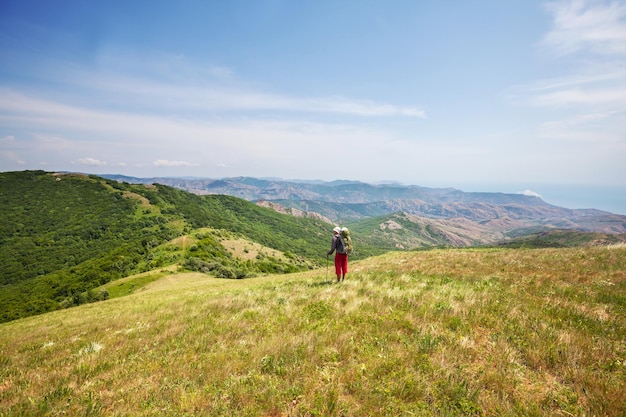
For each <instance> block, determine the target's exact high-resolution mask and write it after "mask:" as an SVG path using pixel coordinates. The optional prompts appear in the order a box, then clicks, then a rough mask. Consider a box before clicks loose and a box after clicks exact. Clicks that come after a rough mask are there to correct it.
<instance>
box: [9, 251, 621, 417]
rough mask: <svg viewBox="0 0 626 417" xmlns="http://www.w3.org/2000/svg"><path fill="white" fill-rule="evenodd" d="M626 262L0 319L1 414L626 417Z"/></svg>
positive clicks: (460, 268)
mask: <svg viewBox="0 0 626 417" xmlns="http://www.w3.org/2000/svg"><path fill="white" fill-rule="evenodd" d="M625 262H626V247H625V246H623V245H622V246H614V247H604V248H576V249H571V248H567V249H516V250H513V249H454V250H453V249H450V250H432V251H421V252H394V253H389V254H386V255H383V256H379V257H376V258H370V259H367V260H362V261H359V262H354V263H352V271H351V272H350V274H349V275H348V277H347V279H346V281H345V282H344V283H343V284H333V285H331V284H328V283H327V278H326V270H325V269H320V270H315V271H309V272H301V273H296V274H290V275H272V276H265V277H259V278H255V279H250V280H220V279H215V278H210V277H208V276H207V275H204V274H197V273H193V274H190V273H187V274H167V275H164V276H163V277H161V278H160V279H158V280H156V281H154V282H152V283H150V284H148V285H147V286H145V287H144V288H143V290H142V291H139V292H136V293H134V294H133V295H130V296H127V297H120V298H115V299H110V300H108V301H104V302H101V303H96V304H89V305H84V306H80V307H77V308H75V309H70V310H62V311H55V312H52V313H48V314H45V315H42V316H38V317H30V318H26V319H21V320H18V321H14V322H11V323H4V324H0V360H1V363H0V415H61V414H69V415H86V416H89V415H111V416H113V415H189V416H191V415H193V416H198V415H206V416H218V415H221V416H265V415H275V416H317V415H319V416H321V415H324V416H326V415H330V416H339V415H345V416H373V415H385V416H387V415H422V416H445V415H449V416H452V415H467V416H501V415H506V416H545V415H560V416H572V415H574V416H584V415H586V416H592V415H597V416H600V415H602V416H623V415H625V414H626V386H625V385H626V367H625V366H624V364H625V363H626V345H625V344H624V340H626V264H625ZM330 277H332V271H331V273H330Z"/></svg>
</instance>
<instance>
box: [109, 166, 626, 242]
mask: <svg viewBox="0 0 626 417" xmlns="http://www.w3.org/2000/svg"><path fill="white" fill-rule="evenodd" d="M104 177H106V178H110V179H115V180H117V181H122V182H129V183H143V184H152V183H160V184H165V185H169V186H172V187H175V188H179V189H183V190H186V191H188V192H191V193H195V194H224V195H230V196H235V197H239V198H242V199H245V200H248V201H251V202H256V203H257V204H259V205H264V206H268V207H271V208H274V209H275V210H277V211H280V212H283V213H291V214H293V215H298V216H308V217H318V218H320V219H325V220H326V221H329V222H334V223H338V224H349V225H350V226H351V227H353V228H354V229H355V230H360V231H362V232H363V233H368V234H369V235H378V237H379V238H380V239H382V240H383V241H388V243H393V244H392V245H391V246H392V247H396V248H404V249H410V248H416V247H422V246H429V245H432V244H448V245H453V246H471V245H476V244H495V243H498V242H502V241H506V240H507V239H510V238H514V237H519V236H525V235H528V234H531V233H540V232H542V231H546V230H555V229H559V230H561V229H565V230H573V231H578V232H590V233H604V234H616V235H619V234H624V233H626V216H623V215H618V214H614V213H610V212H606V211H602V210H597V209H568V208H563V207H558V206H555V205H551V204H548V203H546V202H545V201H543V200H542V199H541V198H540V197H538V196H533V195H525V194H511V193H487V192H464V191H461V190H458V189H455V188H428V187H420V186H416V185H399V184H367V183H363V182H358V181H341V180H338V181H332V182H324V181H295V180H282V179H259V178H250V177H233V178H222V179H209V178H191V179H185V178H136V177H126V176H121V175H105V176H104ZM373 223H374V224H373ZM372 226H374V227H372ZM410 231H413V233H411V232H410ZM382 235H385V236H382ZM393 235H395V236H393ZM403 235H404V237H403ZM407 235H411V236H407Z"/></svg>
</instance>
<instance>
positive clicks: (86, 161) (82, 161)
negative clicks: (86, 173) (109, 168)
mask: <svg viewBox="0 0 626 417" xmlns="http://www.w3.org/2000/svg"><path fill="white" fill-rule="evenodd" d="M76 163H77V164H80V165H87V166H96V167H102V166H106V165H107V163H106V162H104V161H100V160H98V159H96V158H80V159H78V160H77V161H76Z"/></svg>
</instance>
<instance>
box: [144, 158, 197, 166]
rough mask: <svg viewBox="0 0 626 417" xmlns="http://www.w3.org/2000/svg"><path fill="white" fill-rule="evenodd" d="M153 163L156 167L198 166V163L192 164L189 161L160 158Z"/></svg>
mask: <svg viewBox="0 0 626 417" xmlns="http://www.w3.org/2000/svg"><path fill="white" fill-rule="evenodd" d="M153 165H154V166H155V167H192V166H197V165H198V164H192V163H191V162H187V161H168V160H166V159H159V160H157V161H154V163H153Z"/></svg>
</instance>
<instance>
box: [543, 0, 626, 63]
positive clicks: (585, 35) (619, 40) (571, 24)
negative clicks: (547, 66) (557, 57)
mask: <svg viewBox="0 0 626 417" xmlns="http://www.w3.org/2000/svg"><path fill="white" fill-rule="evenodd" d="M546 9H547V10H548V11H549V12H550V13H551V14H552V15H553V17H554V20H553V28H552V30H551V31H550V32H549V33H548V34H546V36H545V38H544V39H543V43H544V44H545V45H546V46H547V47H549V48H550V49H551V50H553V51H555V52H557V53H560V54H571V53H575V52H579V51H586V52H590V53H593V54H610V55H612V54H626V22H625V21H624V17H625V16H626V4H624V3H623V2H621V1H608V2H606V1H599V0H566V1H557V2H552V3H548V4H547V5H546Z"/></svg>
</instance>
